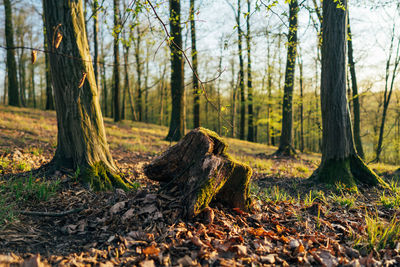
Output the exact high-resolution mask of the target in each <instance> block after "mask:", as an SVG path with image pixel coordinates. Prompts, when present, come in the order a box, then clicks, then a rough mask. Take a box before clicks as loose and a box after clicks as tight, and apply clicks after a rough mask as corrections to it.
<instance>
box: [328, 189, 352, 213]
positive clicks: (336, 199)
mask: <svg viewBox="0 0 400 267" xmlns="http://www.w3.org/2000/svg"><path fill="white" fill-rule="evenodd" d="M329 198H330V199H332V201H333V203H334V204H337V205H340V206H342V207H345V208H349V209H350V208H352V207H354V204H355V202H356V199H357V197H356V196H355V195H354V194H349V193H342V194H340V195H336V194H333V193H332V194H331V195H330V196H329Z"/></svg>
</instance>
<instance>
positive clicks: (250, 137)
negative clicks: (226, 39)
mask: <svg viewBox="0 0 400 267" xmlns="http://www.w3.org/2000/svg"><path fill="white" fill-rule="evenodd" d="M246 26H247V34H246V44H247V102H248V106H247V109H248V110H247V114H248V128H247V141H250V142H253V141H254V115H253V84H252V82H253V81H252V78H251V47H250V43H251V37H250V0H247V17H246Z"/></svg>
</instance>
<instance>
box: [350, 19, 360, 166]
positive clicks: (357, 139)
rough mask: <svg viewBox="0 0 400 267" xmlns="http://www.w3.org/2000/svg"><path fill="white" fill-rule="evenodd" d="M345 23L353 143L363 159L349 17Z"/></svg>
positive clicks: (358, 100) (358, 98)
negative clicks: (351, 103) (350, 89)
mask: <svg viewBox="0 0 400 267" xmlns="http://www.w3.org/2000/svg"><path fill="white" fill-rule="evenodd" d="M347 23H348V25H347V30H348V36H349V38H348V39H347V48H348V51H347V56H348V60H349V69H350V75H351V88H352V91H353V97H352V99H353V101H352V102H353V115H354V122H353V127H354V128H353V129H354V131H353V133H354V143H355V145H356V149H357V153H358V155H359V156H360V158H362V159H364V150H363V147H362V142H361V130H360V97H359V95H358V86H357V77H356V69H355V63H354V58H353V40H352V39H353V36H352V35H351V30H350V19H349V17H347Z"/></svg>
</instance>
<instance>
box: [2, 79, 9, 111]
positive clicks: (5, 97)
mask: <svg viewBox="0 0 400 267" xmlns="http://www.w3.org/2000/svg"><path fill="white" fill-rule="evenodd" d="M7 76H8V74H7V72H6V73H5V77H4V95H3V105H5V104H6V103H7V86H8V77H7Z"/></svg>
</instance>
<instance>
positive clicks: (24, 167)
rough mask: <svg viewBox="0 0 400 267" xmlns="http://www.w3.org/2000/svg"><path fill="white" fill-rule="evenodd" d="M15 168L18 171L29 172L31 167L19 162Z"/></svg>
mask: <svg viewBox="0 0 400 267" xmlns="http://www.w3.org/2000/svg"><path fill="white" fill-rule="evenodd" d="M15 168H16V169H17V170H19V171H30V170H31V165H30V164H29V163H27V162H25V161H20V162H18V163H16V164H15Z"/></svg>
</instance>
